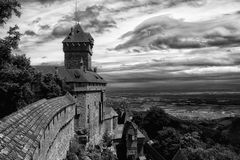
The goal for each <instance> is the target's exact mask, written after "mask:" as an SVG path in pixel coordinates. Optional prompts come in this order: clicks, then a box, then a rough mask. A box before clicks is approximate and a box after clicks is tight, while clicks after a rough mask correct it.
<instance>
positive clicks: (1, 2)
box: [0, 0, 64, 118]
mask: <svg viewBox="0 0 240 160" xmlns="http://www.w3.org/2000/svg"><path fill="white" fill-rule="evenodd" d="M20 8H21V5H20V3H19V2H18V1H17V0H11V1H5V0H0V27H4V25H5V24H6V23H7V21H8V20H9V19H10V18H11V17H12V16H13V15H16V16H20V15H21V13H20ZM18 30H19V27H18V26H17V25H15V26H13V27H10V28H9V31H8V32H7V36H6V37H0V118H2V117H4V116H6V115H8V114H10V113H12V112H15V111H17V110H18V109H20V108H22V107H24V106H26V105H27V104H29V103H32V102H34V101H37V100H39V99H42V98H52V97H56V96H59V95H62V94H63V93H64V90H63V89H62V81H61V80H60V79H59V78H58V77H57V76H56V75H43V74H41V73H39V72H38V71H36V70H35V69H34V68H33V67H32V66H31V64H30V59H29V58H27V57H26V56H25V55H24V54H13V53H12V51H13V50H15V49H17V48H18V44H19V41H20V37H21V34H20V32H19V31H18Z"/></svg>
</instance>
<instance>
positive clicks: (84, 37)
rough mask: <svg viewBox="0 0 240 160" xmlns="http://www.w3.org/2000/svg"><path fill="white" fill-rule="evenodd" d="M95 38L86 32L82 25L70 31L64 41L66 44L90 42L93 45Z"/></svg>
mask: <svg viewBox="0 0 240 160" xmlns="http://www.w3.org/2000/svg"><path fill="white" fill-rule="evenodd" d="M93 41H94V40H93V37H92V36H91V34H90V33H87V32H84V31H83V29H82V27H81V26H80V24H79V23H78V24H76V25H75V26H74V27H73V28H72V29H71V31H70V33H69V35H68V36H67V37H66V38H65V39H64V40H63V43H64V42H90V43H93Z"/></svg>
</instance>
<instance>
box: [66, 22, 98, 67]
mask: <svg viewBox="0 0 240 160" xmlns="http://www.w3.org/2000/svg"><path fill="white" fill-rule="evenodd" d="M62 43H63V51H64V53H65V60H64V65H65V68H67V69H81V68H85V69H86V70H92V60H91V57H92V48H93V45H94V39H93V38H92V36H91V34H90V33H86V32H84V31H83V29H82V27H81V26H80V24H76V25H75V26H74V27H73V28H71V32H70V33H69V35H68V36H67V37H66V38H65V39H64V40H63V42H62ZM82 61H83V64H82Z"/></svg>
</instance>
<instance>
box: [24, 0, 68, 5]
mask: <svg viewBox="0 0 240 160" xmlns="http://www.w3.org/2000/svg"><path fill="white" fill-rule="evenodd" d="M56 1H66V0H22V2H24V3H31V2H40V3H42V4H52V3H54V2H56Z"/></svg>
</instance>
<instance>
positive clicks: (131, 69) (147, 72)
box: [0, 0, 240, 91]
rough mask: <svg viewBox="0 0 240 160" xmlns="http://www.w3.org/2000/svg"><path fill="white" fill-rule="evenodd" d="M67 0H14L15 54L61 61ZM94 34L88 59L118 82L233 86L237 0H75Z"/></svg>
mask: <svg viewBox="0 0 240 160" xmlns="http://www.w3.org/2000/svg"><path fill="white" fill-rule="evenodd" d="M74 12H75V0H73V1H71V0H22V16H21V17H20V18H16V17H13V18H12V19H11V20H10V21H9V23H8V24H7V25H6V26H5V27H4V29H3V30H2V29H1V30H0V35H1V37H2V36H3V35H4V33H5V31H6V30H7V29H8V27H9V25H14V24H18V25H19V27H20V31H21V32H22V33H23V36H22V39H21V43H20V49H19V50H18V51H17V53H21V54H26V55H27V56H28V57H30V58H31V62H32V64H33V65H39V64H43V63H44V64H46V63H47V64H62V61H63V55H64V54H63V51H62V43H61V42H62V40H63V39H64V37H65V36H66V35H67V34H68V32H69V30H70V28H71V26H73V25H74V24H75V21H74V19H75V18H74ZM78 17H79V19H80V24H81V25H82V26H83V28H84V29H85V31H87V32H90V33H91V34H92V36H93V37H94V39H95V46H94V54H93V64H94V65H95V66H98V68H99V69H98V70H99V72H101V74H102V75H103V76H104V77H105V78H106V79H107V80H108V81H109V83H110V84H109V86H111V87H115V88H116V87H120V88H131V87H135V88H143V89H144V88H149V89H150V88H151V89H157V90H159V91H175V90H180V91H193V90H196V91H202V90H204V91H205V90H209V91H210V90H228V91H239V89H240V1H239V0H79V2H78Z"/></svg>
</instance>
